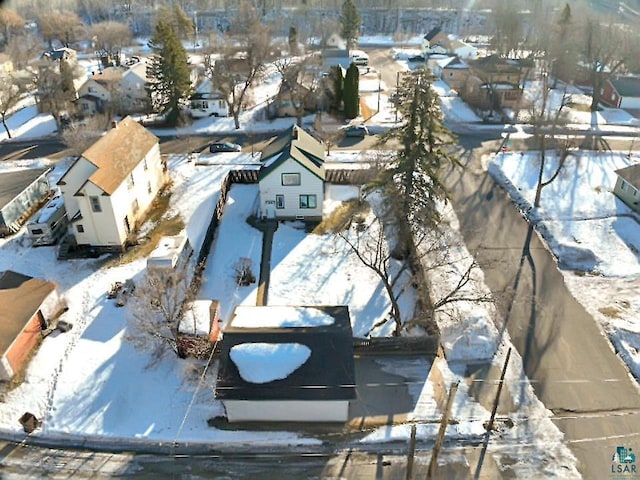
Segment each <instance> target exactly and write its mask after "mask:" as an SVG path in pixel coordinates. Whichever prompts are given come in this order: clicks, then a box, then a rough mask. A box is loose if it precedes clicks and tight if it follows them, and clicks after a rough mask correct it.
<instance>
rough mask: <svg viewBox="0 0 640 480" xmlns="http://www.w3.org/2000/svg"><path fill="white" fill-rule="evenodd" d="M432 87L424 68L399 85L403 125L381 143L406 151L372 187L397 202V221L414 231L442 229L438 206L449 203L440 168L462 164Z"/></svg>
mask: <svg viewBox="0 0 640 480" xmlns="http://www.w3.org/2000/svg"><path fill="white" fill-rule="evenodd" d="M432 82H433V76H432V75H431V74H430V73H429V72H428V71H427V70H426V69H425V68H420V69H418V70H414V71H413V72H412V73H411V74H409V75H406V76H405V77H404V78H403V79H402V81H401V82H400V86H399V90H398V92H399V98H400V101H399V102H398V110H399V112H400V113H402V117H403V118H404V122H403V124H402V125H401V126H400V127H399V128H396V129H392V130H390V131H389V132H388V133H387V134H386V135H385V136H383V138H382V139H381V141H382V142H386V141H387V140H389V139H393V140H395V141H398V142H399V143H400V144H401V145H402V148H401V149H400V150H398V151H397V152H396V153H395V159H394V161H393V162H391V164H390V168H385V169H383V170H382V171H381V172H380V175H379V176H378V178H377V179H376V181H375V182H374V183H373V185H372V186H373V187H374V188H381V189H382V190H384V191H385V192H386V193H387V195H388V196H389V198H395V199H396V200H397V201H396V202H393V203H394V205H395V207H396V208H397V212H396V214H397V216H398V218H403V219H406V220H407V221H408V224H407V226H408V227H409V228H410V229H411V230H413V231H414V232H415V231H416V230H420V229H423V228H435V227H436V226H437V223H438V221H439V215H438V210H437V208H436V206H437V202H438V201H439V200H444V199H445V198H446V190H445V187H444V185H443V184H442V182H441V181H440V178H439V175H440V172H441V169H442V168H443V167H444V166H445V165H446V164H453V165H459V162H458V160H457V158H455V157H454V156H452V155H451V154H450V153H449V152H447V151H446V147H447V145H450V144H451V140H452V134H451V132H450V131H449V130H448V129H447V128H446V127H445V126H444V125H443V115H442V111H441V110H440V105H439V101H438V94H437V93H436V92H435V91H434V90H433V88H432ZM405 233H406V232H405ZM404 238H408V236H405V237H404Z"/></svg>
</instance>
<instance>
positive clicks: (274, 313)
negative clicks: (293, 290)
mask: <svg viewBox="0 0 640 480" xmlns="http://www.w3.org/2000/svg"><path fill="white" fill-rule="evenodd" d="M333 323H334V318H333V317H332V316H331V315H328V314H327V313H325V312H323V311H322V310H320V309H317V308H314V307H286V306H281V307H280V306H270V307H252V306H238V307H236V310H235V317H234V318H233V322H232V324H233V326H234V327H236V328H291V327H324V326H328V325H333Z"/></svg>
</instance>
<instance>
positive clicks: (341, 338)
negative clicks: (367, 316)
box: [215, 306, 356, 422]
mask: <svg viewBox="0 0 640 480" xmlns="http://www.w3.org/2000/svg"><path fill="white" fill-rule="evenodd" d="M215 396H216V398H218V399H221V400H222V402H223V404H224V407H225V410H226V414H227V420H228V421H229V422H247V421H268V422H345V421H346V420H347V419H348V418H349V403H350V401H351V400H354V399H355V398H356V392H355V366H354V359H353V337H352V331H351V321H350V318H349V309H348V307H346V306H295V307H293V306H282V307H277V306H275V307H271V306H266V307H254V306H238V307H236V309H235V310H234V313H233V316H232V318H231V320H230V321H229V323H228V324H227V325H226V326H225V328H224V335H223V337H222V347H221V354H220V367H219V369H218V378H217V381H216V387H215Z"/></svg>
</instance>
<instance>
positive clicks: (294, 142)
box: [258, 125, 326, 220]
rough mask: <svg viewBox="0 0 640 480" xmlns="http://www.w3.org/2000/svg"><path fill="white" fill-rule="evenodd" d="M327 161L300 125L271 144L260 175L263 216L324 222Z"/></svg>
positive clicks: (265, 151) (263, 158)
mask: <svg viewBox="0 0 640 480" xmlns="http://www.w3.org/2000/svg"><path fill="white" fill-rule="evenodd" d="M324 159H325V152H324V148H323V146H322V144H321V143H320V142H319V141H317V140H316V139H315V138H313V137H312V136H311V135H309V134H308V133H307V132H305V131H304V130H303V129H302V128H300V127H299V126H297V125H294V126H293V127H292V128H291V130H290V131H288V132H285V133H284V134H282V135H280V136H279V137H277V138H275V139H274V140H273V141H272V142H271V143H269V144H268V145H267V146H266V147H265V148H264V150H263V151H262V157H261V162H262V166H261V167H260V170H259V172H258V183H259V190H260V207H259V208H260V215H261V216H262V217H266V218H274V219H304V220H321V219H322V202H323V201H324V183H325V178H326V175H325V165H324V161H325V160H324Z"/></svg>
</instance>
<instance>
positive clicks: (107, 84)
mask: <svg viewBox="0 0 640 480" xmlns="http://www.w3.org/2000/svg"><path fill="white" fill-rule="evenodd" d="M146 84H147V75H146V64H145V63H144V62H138V63H135V64H133V65H132V66H130V67H129V68H125V67H107V68H105V69H104V70H103V71H102V72H101V73H99V74H95V75H92V76H91V77H89V78H88V79H87V80H86V81H85V82H84V83H83V84H82V85H81V86H80V88H79V89H78V100H77V101H76V103H77V105H78V113H80V114H81V115H86V116H91V115H95V114H96V113H104V111H105V106H106V105H107V104H108V103H110V102H111V103H112V104H113V105H112V108H113V109H114V111H115V112H118V113H120V114H121V115H127V114H133V113H146V112H148V110H149V95H148V93H147V91H146V89H145V86H146Z"/></svg>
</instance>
